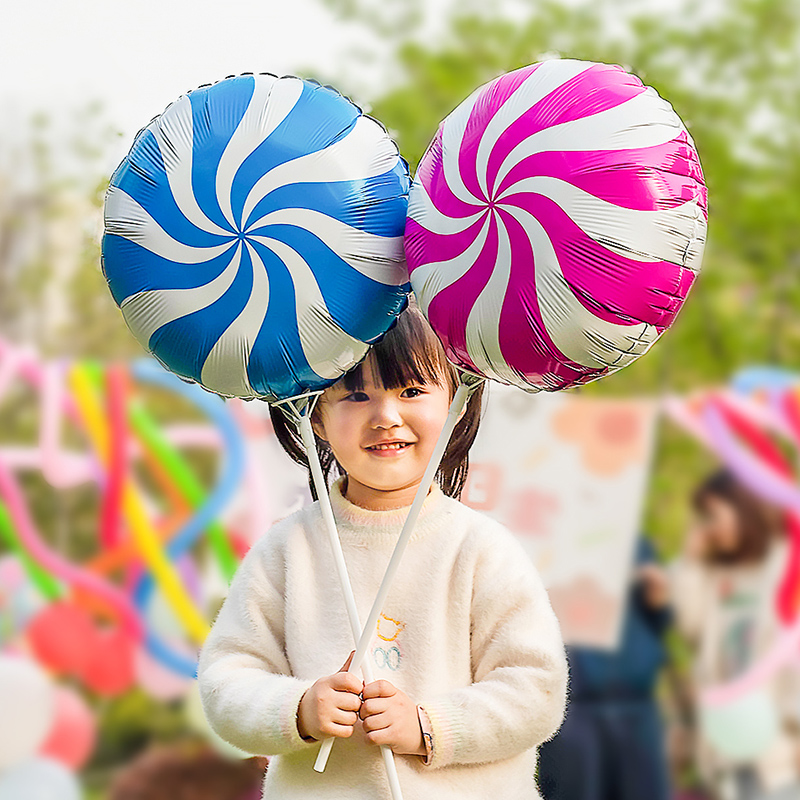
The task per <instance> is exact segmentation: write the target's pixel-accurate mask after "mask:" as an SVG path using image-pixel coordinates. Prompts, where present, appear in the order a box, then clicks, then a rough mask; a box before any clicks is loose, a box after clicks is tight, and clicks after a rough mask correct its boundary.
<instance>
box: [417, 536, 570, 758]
mask: <svg viewBox="0 0 800 800" xmlns="http://www.w3.org/2000/svg"><path fill="white" fill-rule="evenodd" d="M502 533H503V534H504V536H502V537H498V540H497V541H495V542H493V545H492V547H491V548H487V549H486V551H485V552H483V553H481V554H480V556H479V558H478V559H477V562H476V565H475V572H474V583H473V596H472V611H471V615H472V631H471V634H472V635H471V652H472V665H473V683H472V684H471V685H470V686H467V687H464V688H460V689H456V690H453V691H450V692H447V693H445V694H442V695H440V696H438V697H432V698H429V699H428V700H427V701H424V702H422V703H420V706H421V707H422V708H423V710H424V711H425V713H426V714H427V716H428V719H429V720H430V723H431V728H432V730H433V735H432V755H431V758H430V761H429V766H430V768H431V769H435V768H437V767H445V766H447V765H449V764H470V763H480V762H490V761H498V760H502V759H506V758H510V757H512V756H514V755H518V754H519V753H522V752H524V751H525V750H528V749H530V748H531V747H535V746H537V745H539V744H541V743H542V742H544V741H546V740H548V739H549V738H551V737H552V736H553V735H554V734H555V732H556V731H557V730H558V728H559V726H560V725H561V722H562V720H563V718H564V710H565V706H566V690H567V660H566V654H565V652H564V644H563V642H562V639H561V632H560V629H559V625H558V622H557V620H556V617H555V614H554V613H553V610H552V608H551V606H550V601H549V598H548V596H547V593H546V591H545V589H544V586H543V585H542V582H541V579H540V578H539V575H538V573H537V572H536V570H535V569H534V567H533V564H532V563H531V561H530V558H529V557H528V555H527V554H526V553H525V552H524V550H523V549H522V548H521V547H520V545H519V544H518V543H517V542H516V541H515V540H514V539H513V538H512V536H511V534H509V533H507V532H506V531H502Z"/></svg>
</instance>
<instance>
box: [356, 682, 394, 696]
mask: <svg viewBox="0 0 800 800" xmlns="http://www.w3.org/2000/svg"><path fill="white" fill-rule="evenodd" d="M395 694H397V688H396V687H395V686H393V685H392V684H391V683H389V681H384V680H380V681H373V682H372V683H368V684H367V685H366V686H365V687H364V691H363V692H362V697H363V698H364V699H365V700H369V699H371V698H373V697H392V696H393V695H395Z"/></svg>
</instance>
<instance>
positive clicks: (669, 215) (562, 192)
mask: <svg viewBox="0 0 800 800" xmlns="http://www.w3.org/2000/svg"><path fill="white" fill-rule="evenodd" d="M522 193H530V194H539V195H542V196H543V197H547V198H549V199H550V200H552V201H553V202H555V203H556V204H557V205H558V206H559V207H560V208H561V209H562V210H563V211H564V212H565V213H566V214H567V216H569V217H570V218H571V219H572V220H573V222H575V223H576V224H577V225H578V227H579V228H581V230H583V231H584V233H586V234H587V235H588V236H590V237H591V238H592V239H594V240H595V241H596V242H597V243H598V244H602V245H603V246H604V247H607V248H609V249H610V250H613V251H614V252H615V253H619V254H620V255H622V256H625V257H626V258H631V259H633V260H635V261H669V262H670V263H671V264H676V265H677V266H679V267H686V268H687V269H691V270H693V271H696V270H697V269H698V268H699V264H698V263H697V262H699V259H700V257H701V255H702V249H700V250H699V251H698V250H697V249H694V250H693V251H691V252H687V249H686V242H687V241H689V240H691V239H693V238H694V237H695V236H696V235H697V233H696V231H697V225H698V222H702V223H703V225H704V224H705V221H704V219H703V211H702V209H701V208H700V206H699V205H698V203H697V201H696V200H688V201H687V202H685V203H683V205H680V206H677V207H676V208H670V209H664V210H661V209H659V210H656V211H643V210H640V209H633V208H625V207H624V206H618V205H616V204H615V203H609V202H608V201H606V200H603V199H601V198H599V197H595V196H594V195H592V194H589V193H588V192H584V191H583V189H580V188H578V187H577V186H574V185H573V184H571V183H567V182H566V181H563V180H561V179H560V178H553V177H550V176H548V175H535V176H532V177H530V178H524V179H522V180H520V181H518V182H517V183H515V184H514V186H513V187H511V188H509V189H508V190H507V191H505V192H503V194H502V195H501V196H500V197H499V198H498V200H497V202H498V203H502V201H503V200H506V201H510V200H511V197H513V196H514V195H517V194H522ZM504 207H505V205H504ZM685 262H688V263H685Z"/></svg>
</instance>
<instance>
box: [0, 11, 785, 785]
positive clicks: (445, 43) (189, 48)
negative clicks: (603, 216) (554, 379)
mask: <svg viewBox="0 0 800 800" xmlns="http://www.w3.org/2000/svg"><path fill="white" fill-rule="evenodd" d="M552 58H578V59H587V60H592V61H603V62H610V63H616V64H621V65H623V66H624V67H625V68H626V69H629V70H631V71H633V72H634V73H635V74H637V75H638V76H639V77H640V78H641V79H642V80H643V81H644V82H645V83H646V84H649V85H651V86H653V87H655V88H656V90H657V91H658V92H659V93H660V94H661V95H662V96H663V97H665V98H667V99H668V100H669V101H670V102H671V103H672V105H673V106H674V108H675V109H676V111H677V112H678V114H679V115H680V116H681V118H682V119H683V121H684V122H685V124H686V126H687V127H688V129H689V131H690V133H691V134H692V136H693V138H694V140H695V143H696V146H697V149H698V151H699V154H700V158H701V162H702V165H703V169H704V172H705V177H706V181H707V184H708V190H709V238H708V245H707V248H706V254H705V260H704V266H703V273H702V275H701V277H700V279H699V281H698V282H697V284H696V286H695V288H694V289H693V290H692V293H691V295H690V297H689V300H688V302H687V303H686V307H685V309H684V310H683V311H682V312H681V315H680V317H679V319H678V321H677V323H676V324H675V326H674V328H673V329H672V330H671V331H669V332H668V333H667V334H666V335H665V336H664V337H663V339H662V340H661V341H660V342H659V343H658V344H657V345H656V346H655V347H654V348H653V350H652V351H651V352H650V353H649V354H648V355H647V356H646V357H644V358H642V359H641V360H639V361H637V362H635V363H634V364H633V365H632V366H631V367H629V368H627V369H626V370H624V371H622V372H621V373H618V374H616V375H614V376H612V377H611V378H609V379H607V380H604V381H601V382H599V383H597V384H594V385H592V386H590V387H587V388H585V389H582V390H581V392H582V393H583V394H589V395H603V396H613V397H626V398H627V397H640V396H641V397H651V398H652V397H656V398H657V397H659V396H662V395H663V394H665V393H669V392H676V393H680V394H686V393H689V392H692V391H694V390H698V389H704V388H708V387H712V386H718V385H724V384H726V383H727V382H728V380H729V379H730V377H731V376H732V375H733V374H735V373H736V371H737V370H739V369H741V368H743V367H746V366H751V365H755V364H766V365H772V366H781V367H784V368H787V369H790V370H791V369H795V368H796V367H797V364H798V361H799V360H800V315H798V313H797V309H798V308H799V307H800V224H798V220H800V114H798V108H800V4H798V3H797V2H796V0H697V2H683V1H682V0H674V2H670V1H669V0H663V1H662V0H658V1H657V0H651V1H649V2H646V1H645V0H641V1H639V0H637V1H634V0H630V2H627V1H626V0H591V1H590V2H582V1H581V0H574V1H570V2H567V1H566V0H564V2H552V1H550V0H545V1H543V2H534V0H528V1H527V2H526V1H525V0H519V2H510V1H509V2H496V3H494V4H491V3H486V2H473V1H472V0H461V1H460V2H457V3H452V4H449V3H447V2H445V1H444V0H436V2H423V0H383V2H380V3H371V2H367V0H292V2H291V3H277V2H274V0H266V2H259V3H256V2H252V3H250V2H243V0H229V1H228V2H226V3H224V4H223V3H212V2H211V0H194V1H193V2H191V3H190V2H188V1H185V0H181V1H180V2H173V3H165V2H156V0H142V2H139V3H137V4H135V5H131V4H129V3H122V2H120V1H119V0H106V1H105V2H101V0H91V1H90V2H80V3H79V2H78V0H66V1H63V0H62V2H58V1H57V0H38V2H26V3H22V4H17V5H15V6H14V7H13V8H11V7H6V8H5V10H4V13H3V21H2V24H0V74H1V75H2V79H0V339H5V340H7V341H10V342H12V343H14V344H16V345H32V346H34V347H35V348H37V349H38V350H39V351H40V352H41V353H42V354H43V355H44V356H45V357H46V358H49V359H57V358H65V359H75V358H85V359H101V360H124V359H127V358H132V357H138V356H140V355H141V350H140V348H139V346H138V345H137V344H136V342H135V341H134V340H133V339H132V337H131V336H130V334H129V333H128V331H127V328H126V327H125V325H124V323H123V321H122V317H121V315H120V313H119V311H118V310H117V309H116V307H115V306H114V304H113V302H112V299H111V296H110V294H109V292H108V290H107V288H106V285H105V281H104V279H103V276H102V273H101V271H100V266H99V246H100V235H101V232H102V203H103V196H104V191H105V188H106V185H107V181H108V177H109V175H110V174H111V171H112V170H113V169H114V167H115V166H116V165H117V164H118V163H119V161H120V160H121V159H122V157H123V156H124V154H125V153H126V152H127V149H128V148H129V146H130V144H131V143H132V141H133V137H134V135H135V133H136V131H137V130H138V129H139V128H141V127H143V126H144V125H146V124H147V123H148V122H149V120H150V119H151V118H152V117H154V116H155V115H157V114H158V113H160V112H161V111H162V110H163V109H164V107H165V106H166V105H167V104H168V103H170V102H171V101H172V100H174V99H176V98H177V97H178V96H179V95H180V94H182V93H184V92H186V91H187V90H189V89H192V88H195V87H196V86H198V85H200V84H204V83H210V82H213V81H215V80H218V79H220V78H223V77H225V76H227V75H231V74H237V73H240V72H273V73H277V74H287V73H292V74H296V75H300V76H302V77H308V78H315V79H317V80H319V81H320V82H322V83H331V84H333V85H334V86H336V87H337V88H338V89H339V90H340V91H342V92H343V93H344V94H347V95H348V96H350V97H351V98H352V99H353V100H354V101H355V102H357V103H358V104H359V105H360V106H361V107H362V108H364V109H365V110H366V111H368V112H369V113H370V114H372V115H373V116H375V117H377V118H378V119H379V120H380V121H382V122H383V123H384V124H385V125H386V126H387V127H388V128H389V130H390V132H391V133H392V135H393V137H394V138H395V140H396V141H397V142H398V144H399V147H400V151H401V153H402V154H403V155H404V157H405V158H406V159H407V160H408V162H409V164H410V166H411V169H412V173H413V171H414V169H415V168H416V164H417V162H418V160H419V158H420V157H421V155H422V153H423V151H424V149H425V147H426V146H427V144H428V142H429V140H430V139H431V137H432V136H433V134H434V132H435V130H436V127H437V125H438V123H439V121H440V120H441V119H442V118H443V117H444V116H445V115H446V114H447V113H449V112H450V111H451V110H452V109H453V108H454V107H455V106H456V105H457V104H458V103H459V102H460V101H461V100H462V99H464V98H465V97H466V96H467V95H468V94H469V93H470V92H472V90H473V89H474V88H476V87H477V86H478V85H480V84H481V83H484V82H486V81H487V80H490V79H491V78H493V77H495V76H497V75H499V74H501V73H502V72H505V71H507V70H511V69H515V68H517V67H520V66H523V65H525V64H529V63H531V62H534V61H539V60H543V59H552ZM155 402H156V403H157V398H156V400H155ZM161 412H162V413H163V418H164V419H165V420H168V419H169V418H170V414H171V413H180V414H181V415H183V416H186V414H188V413H190V412H189V411H188V408H183V407H181V408H180V409H178V410H177V411H172V410H171V409H170V408H168V407H164V408H162V409H161ZM37 413H38V411H37V407H36V404H35V403H33V402H32V395H30V396H29V395H26V391H25V390H24V389H22V388H19V389H17V390H16V391H15V392H13V393H10V394H9V395H7V396H6V397H5V398H4V400H3V401H2V403H0V444H2V443H8V442H14V443H20V442H25V441H33V440H34V438H35V436H36V431H37V425H38V423H37ZM713 464H714V460H713V458H712V457H711V456H710V455H709V454H707V453H706V452H704V451H703V449H702V448H701V447H700V446H698V445H697V444H696V443H695V442H694V441H693V440H692V439H690V438H689V437H688V436H687V435H686V434H685V433H683V432H682V431H680V430H679V429H678V428H675V427H673V426H672V425H671V424H670V423H669V422H668V421H666V420H665V421H663V423H662V424H661V425H660V426H659V432H658V445H657V452H656V458H655V464H654V468H653V475H652V480H651V485H650V489H649V493H648V497H647V502H646V511H645V517H644V520H643V523H642V524H643V529H644V530H646V531H647V532H648V534H649V535H650V536H651V537H652V539H653V540H654V542H655V543H656V546H657V548H658V550H659V552H660V553H661V554H662V555H663V556H664V557H665V558H669V557H670V556H671V555H673V554H674V553H675V552H676V551H677V549H678V547H679V546H680V542H681V536H682V534H683V532H684V530H685V527H686V524H687V518H688V504H687V496H688V493H689V491H690V489H691V487H692V486H693V485H694V484H695V483H696V482H697V481H698V479H699V478H701V477H702V476H703V475H704V474H705V473H706V472H707V471H708V470H709V469H710V468H711V467H712V466H713ZM198 468H199V469H200V471H201V474H202V475H204V476H205V478H206V479H208V480H210V479H211V477H212V476H213V468H214V465H213V463H212V462H211V461H210V460H209V461H208V463H205V464H204V463H199V464H198ZM24 487H25V490H26V492H27V493H28V497H29V501H30V503H31V507H32V509H33V511H34V513H35V517H36V522H37V523H38V525H39V526H40V528H41V530H42V531H43V532H44V534H45V536H46V537H48V539H49V540H50V541H52V542H56V543H58V545H59V546H60V547H63V548H64V550H65V551H66V552H68V554H69V555H70V557H71V558H75V559H80V558H82V557H85V556H88V555H89V554H90V553H92V552H94V550H95V549H96V544H97V543H96V541H95V539H94V538H93V537H94V525H95V522H94V520H95V516H96V496H95V495H94V494H93V490H92V489H90V488H85V487H84V488H80V489H75V490H65V491H62V492H56V491H55V490H54V489H52V488H51V487H50V486H49V485H48V484H47V483H46V482H45V481H44V480H43V479H39V478H37V477H36V476H35V475H26V476H25V481H24ZM3 548H4V545H3V544H0V551H2V549H3ZM89 702H90V704H92V705H93V708H94V709H95V710H96V712H97V713H98V717H99V720H100V733H99V739H98V746H97V748H96V750H95V753H94V755H93V757H92V759H91V761H90V762H89V764H88V765H87V767H86V768H85V769H84V772H83V782H84V785H85V786H86V787H87V789H88V791H89V795H88V796H89V797H90V798H101V797H105V788H106V786H107V785H108V782H109V780H110V779H111V776H112V775H113V774H114V772H115V770H117V769H118V768H119V766H120V765H122V764H126V763H129V762H130V760H131V759H133V758H134V757H135V756H136V755H137V754H139V753H140V752H142V750H143V749H144V748H145V746H146V745H147V744H148V742H150V741H153V740H160V741H169V740H172V739H174V738H176V737H179V736H181V735H184V734H186V729H185V724H184V722H183V719H182V717H181V716H180V715H179V713H178V711H177V710H176V709H175V708H173V707H171V706H170V705H169V704H160V703H158V702H156V701H154V700H152V699H150V698H148V697H147V696H146V695H144V694H143V693H141V692H132V693H129V694H126V695H124V696H122V697H119V698H114V699H113V700H103V699H99V700H98V699H97V698H92V697H89ZM0 713H1V712H0Z"/></svg>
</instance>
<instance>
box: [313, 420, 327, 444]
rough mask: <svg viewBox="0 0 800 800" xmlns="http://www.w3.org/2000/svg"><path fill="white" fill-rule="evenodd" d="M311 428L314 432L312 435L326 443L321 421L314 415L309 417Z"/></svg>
mask: <svg viewBox="0 0 800 800" xmlns="http://www.w3.org/2000/svg"><path fill="white" fill-rule="evenodd" d="M311 427H312V429H313V430H314V433H316V434H317V436H319V438H320V439H322V441H323V442H327V441H328V440H327V438H326V437H325V426H324V425H323V424H322V421H321V420H320V419H319V417H318V416H317V415H316V414H313V415H312V417H311Z"/></svg>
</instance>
